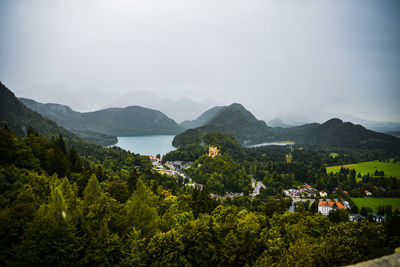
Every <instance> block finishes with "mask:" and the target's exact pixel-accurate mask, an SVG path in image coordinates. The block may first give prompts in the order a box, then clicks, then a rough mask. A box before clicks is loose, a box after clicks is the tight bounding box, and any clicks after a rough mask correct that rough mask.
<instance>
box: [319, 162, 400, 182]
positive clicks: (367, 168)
mask: <svg viewBox="0 0 400 267" xmlns="http://www.w3.org/2000/svg"><path fill="white" fill-rule="evenodd" d="M341 167H344V168H349V169H354V170H356V172H357V175H358V173H361V175H366V174H367V173H369V174H371V175H374V173H375V170H378V171H384V172H385V176H386V177H388V176H393V177H397V178H400V162H399V161H398V162H396V163H393V160H390V162H380V161H379V160H375V161H367V162H360V163H355V164H348V165H339V166H331V167H326V172H327V173H330V172H334V173H335V172H339V171H340V168H341Z"/></svg>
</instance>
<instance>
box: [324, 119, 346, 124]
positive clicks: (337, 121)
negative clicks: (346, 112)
mask: <svg viewBox="0 0 400 267" xmlns="http://www.w3.org/2000/svg"><path fill="white" fill-rule="evenodd" d="M342 124H343V121H342V120H341V119H338V118H333V119H330V120H328V121H326V122H324V123H323V124H322V125H324V126H340V125H342Z"/></svg>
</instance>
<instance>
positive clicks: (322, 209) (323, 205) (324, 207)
mask: <svg viewBox="0 0 400 267" xmlns="http://www.w3.org/2000/svg"><path fill="white" fill-rule="evenodd" d="M334 209H344V206H343V204H342V203H340V202H328V201H322V202H320V203H319V204H318V213H321V214H322V215H325V216H328V214H329V212H331V210H334Z"/></svg>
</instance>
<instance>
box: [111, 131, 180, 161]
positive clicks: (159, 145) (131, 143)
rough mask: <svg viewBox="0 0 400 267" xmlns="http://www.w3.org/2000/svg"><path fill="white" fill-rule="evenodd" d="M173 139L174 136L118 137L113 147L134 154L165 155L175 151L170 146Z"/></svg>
mask: <svg viewBox="0 0 400 267" xmlns="http://www.w3.org/2000/svg"><path fill="white" fill-rule="evenodd" d="M174 137H175V135H146V136H120V137H117V138H118V143H116V144H115V146H119V147H120V148H123V149H125V150H129V151H131V152H133V153H135V154H138V153H139V154H141V155H153V156H155V155H157V154H161V155H165V154H167V153H168V152H170V151H172V150H175V149H176V148H174V147H173V146H172V140H173V139H174Z"/></svg>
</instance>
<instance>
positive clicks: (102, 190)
mask: <svg viewBox="0 0 400 267" xmlns="http://www.w3.org/2000/svg"><path fill="white" fill-rule="evenodd" d="M217 137H218V138H217ZM217 137H216V136H210V137H209V141H210V142H216V140H224V141H223V142H225V146H224V147H221V150H222V152H221V153H222V156H221V157H217V158H214V159H213V158H209V157H207V158H206V157H205V156H200V157H199V158H198V159H196V160H197V161H198V162H199V163H200V164H201V165H200V167H197V168H194V169H193V170H192V172H193V175H195V173H197V172H198V173H199V178H198V179H201V178H205V177H208V175H210V176H211V178H212V180H214V182H210V181H209V180H208V181H206V185H207V183H208V185H207V186H205V187H204V188H203V190H198V189H195V188H192V187H189V186H185V184H184V183H185V181H182V180H179V179H175V178H173V177H170V176H166V175H159V174H156V173H154V172H152V171H151V163H150V161H149V159H148V158H147V157H143V156H140V155H136V154H132V153H128V152H126V151H124V150H121V149H116V148H101V147H97V146H88V145H79V143H77V142H75V143H74V142H70V141H69V140H65V139H64V138H63V137H62V136H56V137H53V138H46V137H43V136H40V135H39V134H37V133H36V132H35V130H34V129H31V128H30V129H29V130H28V133H27V136H26V137H24V138H21V139H18V138H17V137H16V136H15V135H14V133H13V132H12V131H11V130H9V129H7V128H5V129H1V130H0V164H1V165H0V190H1V199H0V206H1V210H0V239H1V242H0V244H1V245H0V246H1V250H0V251H1V252H0V261H1V262H2V263H3V264H5V265H18V266H21V265H74V266H77V265H128V266H165V265H170V266H210V265H215V266H244V265H249V266H273V265H276V266H280V265H284V266H292V265H296V266H335V265H344V264H350V263H356V262H359V261H362V260H367V259H371V258H376V257H379V256H382V255H385V254H390V253H392V252H393V249H394V248H395V247H398V246H399V245H400V232H399V231H400V228H399V227H398V226H399V225H400V213H399V212H398V211H394V212H393V213H392V214H390V217H388V219H387V220H386V221H385V222H384V223H376V222H373V221H371V220H369V219H365V220H361V221H358V222H349V221H347V220H348V219H347V217H346V216H345V215H346V214H344V215H343V214H340V213H338V214H333V215H332V216H329V217H325V216H322V215H319V214H314V213H315V209H313V208H312V207H307V206H306V205H305V206H304V207H300V206H299V207H298V208H297V212H296V213H291V212H288V210H287V209H288V207H289V205H290V200H288V199H285V198H282V197H281V195H280V192H279V189H280V187H283V186H286V185H289V184H296V183H301V182H310V183H313V182H314V183H319V182H322V181H324V183H325V184H324V185H321V186H326V187H329V186H330V184H329V180H328V182H325V179H323V177H324V176H323V173H324V165H323V161H322V160H321V158H319V157H318V156H316V155H315V154H314V153H312V152H311V151H310V152H309V151H307V150H299V151H297V152H296V150H294V151H291V149H289V148H275V147H274V148H262V149H251V150H242V149H240V147H238V146H236V145H235V144H237V142H236V141H234V139H232V138H230V137H227V138H221V137H222V136H217ZM85 146H86V149H77V148H76V147H81V148H85ZM88 147H90V149H88ZM288 149H289V150H290V151H287V150H288ZM288 152H292V154H293V156H292V159H291V160H288V158H287V157H286V155H287V154H288ZM242 156H243V160H242V161H241V160H239V158H240V157H242ZM327 160H329V159H327ZM203 166H207V168H204V167H203ZM208 166H209V167H210V168H208ZM230 172H232V173H231V174H232V175H234V176H235V175H236V176H237V177H236V176H235V177H236V178H237V179H236V178H235V179H228V176H231V175H224V174H225V173H230ZM200 173H201V174H200ZM310 174H312V176H311V178H309V177H310V176H309V175H310ZM201 175H204V176H203V177H202V176H201ZM219 175H220V176H221V177H219ZM351 175H352V174H351V173H347V171H345V170H343V171H342V172H341V173H340V174H338V175H333V176H332V178H331V179H332V180H333V182H332V185H333V184H335V183H336V180H337V182H338V183H339V184H341V186H343V187H345V186H347V184H349V186H350V185H351V181H352V180H351V179H349V177H350V176H351ZM250 176H253V177H255V178H257V179H263V180H264V181H265V182H266V183H267V184H268V189H267V190H264V191H263V192H262V193H261V194H260V195H258V196H257V197H255V198H254V199H251V198H250V197H248V196H238V197H235V198H233V199H230V198H228V199H227V200H225V201H222V202H220V201H217V200H216V199H213V198H211V197H210V189H209V188H208V186H209V187H212V188H213V190H216V188H214V187H217V188H218V186H220V185H215V184H218V183H217V182H218V181H220V182H221V184H222V185H223V186H225V188H227V189H228V188H229V190H232V191H234V190H243V189H244V188H245V187H246V186H247V185H246V184H247V183H248V179H249V177H250ZM328 177H329V176H328ZM344 177H346V178H344ZM325 178H326V176H325ZM342 178H343V180H346V181H342ZM309 179H310V180H309ZM382 179H384V180H383V181H384V182H387V181H386V179H389V180H390V178H382ZM372 180H374V181H375V178H374V179H372ZM229 181H230V182H232V181H235V182H234V183H232V184H229ZM390 181H392V180H390ZM213 183H214V184H213ZM362 183H363V185H364V186H369V185H373V183H374V182H371V181H367V180H366V181H364V179H363V181H362ZM395 186H398V184H396V183H395Z"/></svg>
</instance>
